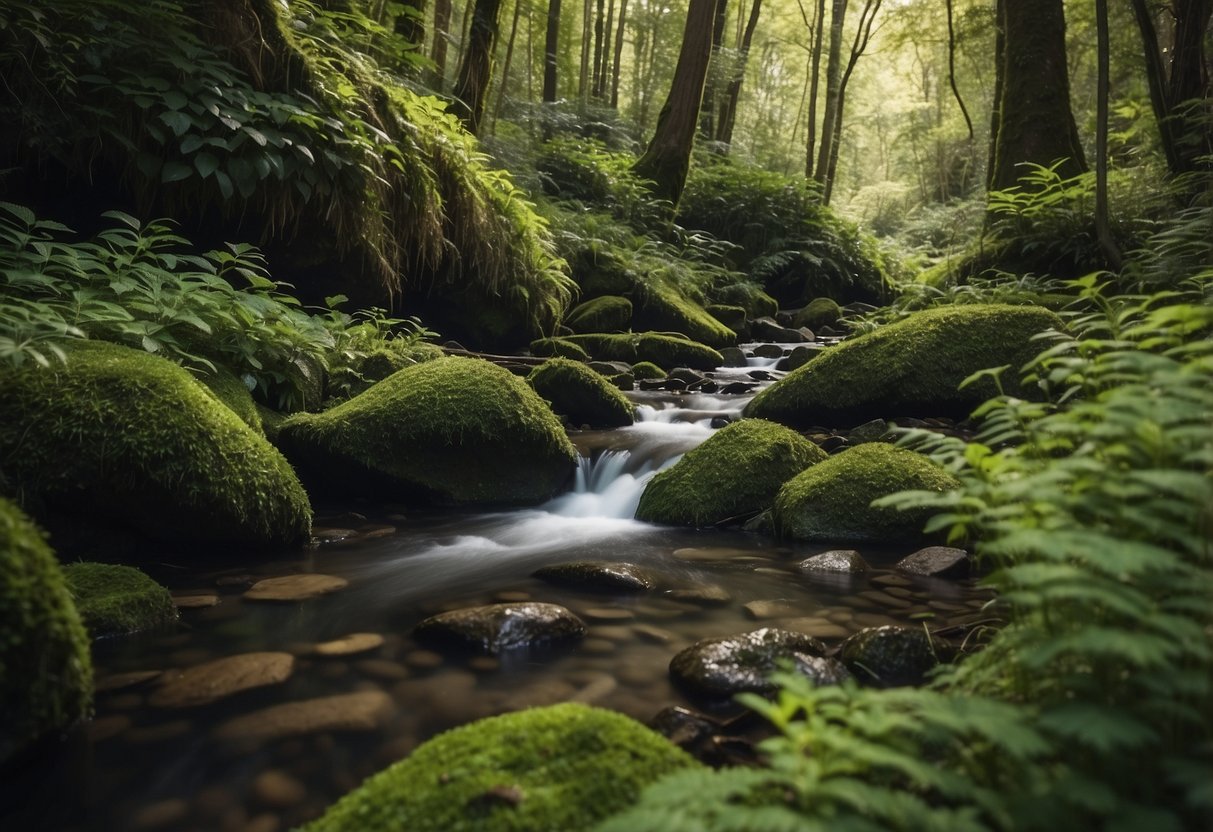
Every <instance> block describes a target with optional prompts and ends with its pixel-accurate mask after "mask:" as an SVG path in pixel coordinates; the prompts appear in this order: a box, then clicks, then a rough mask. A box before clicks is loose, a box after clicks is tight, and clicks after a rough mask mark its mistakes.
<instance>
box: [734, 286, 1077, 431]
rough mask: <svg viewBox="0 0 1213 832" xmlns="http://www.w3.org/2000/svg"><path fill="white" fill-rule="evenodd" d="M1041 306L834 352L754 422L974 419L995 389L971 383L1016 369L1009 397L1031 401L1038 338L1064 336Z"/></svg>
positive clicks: (783, 384)
mask: <svg viewBox="0 0 1213 832" xmlns="http://www.w3.org/2000/svg"><path fill="white" fill-rule="evenodd" d="M1061 327H1062V322H1061V319H1060V318H1058V317H1057V316H1056V315H1054V314H1053V313H1052V312H1050V311H1048V310H1047V309H1042V308H1040V307H1036V306H1004V305H996V304H982V305H972V306H945V307H940V308H938V309H928V310H926V311H924V312H918V313H916V314H914V315H911V316H910V317H908V318H906V319H905V320H902V321H898V322H897V323H895V324H890V325H889V326H886V327H884V328H882V329H878V330H876V331H875V332H872V333H869V334H867V335H861V336H859V337H857V338H853V339H851V340H849V341H845V342H843V343H842V344H839V345H838V346H837V347H833V348H832V349H829V350H827V351H826V352H825V353H824V354H822V355H821V356H819V357H817V358H815V359H814V360H813V361H810V362H809V363H808V364H806V365H804V366H803V367H801V368H800V369H799V370H795V371H793V372H792V373H789V374H788V375H787V376H786V377H785V378H784V379H782V380H781V381H779V382H777V383H775V384H773V385H771V386H770V387H768V388H767V389H766V390H763V391H762V392H761V393H759V394H758V396H756V397H755V398H754V400H753V401H752V402H750V404H749V405H748V406H747V407H746V410H745V414H746V415H747V416H755V417H759V418H762V419H770V420H772V421H774V422H780V423H782V424H785V425H791V426H793V427H805V426H808V425H821V424H831V425H839V424H859V423H861V422H866V421H868V420H869V419H874V418H878V417H883V418H888V417H892V416H959V417H963V416H967V415H968V414H969V413H970V412H971V411H972V410H973V408H975V407H976V406H977V405H979V404H981V403H982V402H983V401H985V400H986V399H988V398H990V397H991V396H993V395H995V393H996V392H997V390H996V388H995V386H994V384H993V382H992V381H991V380H990V379H982V380H981V381H979V382H978V383H976V384H970V385H968V386H966V387H965V388H964V389H963V390H962V389H960V384H961V382H963V381H964V380H965V379H966V378H968V377H969V376H971V375H973V374H974V373H976V372H978V371H979V370H985V369H989V368H992V367H1001V366H1004V365H1006V366H1008V367H1009V368H1010V369H1009V370H1008V371H1007V372H1005V373H1003V375H1002V385H1003V389H1004V390H1005V391H1006V392H1007V393H1010V394H1012V395H1020V396H1022V395H1025V394H1026V393H1027V391H1025V390H1024V389H1022V387H1021V385H1020V384H1019V370H1020V368H1021V367H1022V366H1023V365H1024V364H1026V363H1027V362H1029V361H1030V360H1032V358H1034V357H1035V356H1036V355H1037V354H1038V353H1039V352H1040V351H1041V349H1042V345H1041V343H1040V342H1039V341H1034V340H1033V336H1035V335H1037V334H1039V333H1041V332H1044V331H1046V330H1048V329H1060V328H1061Z"/></svg>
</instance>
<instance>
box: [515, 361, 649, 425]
mask: <svg viewBox="0 0 1213 832" xmlns="http://www.w3.org/2000/svg"><path fill="white" fill-rule="evenodd" d="M527 383H528V384H530V385H531V387H533V388H534V389H535V392H536V393H538V394H539V395H540V396H543V398H545V399H547V400H548V401H549V402H551V403H552V409H553V410H555V411H556V412H557V413H559V414H561V415H563V416H567V417H568V419H569V421H570V422H571V423H572V424H573V425H590V426H591V427H596V428H617V427H623V426H624V425H630V424H632V422H633V421H634V416H633V413H632V411H633V408H632V403H631V402H630V401H628V400H627V397H626V396H624V395H623V393H621V392H619V390H618V388H616V387H614V386H612V385H611V384H610V383H609V382H608V381H607V380H606V379H605V378H603V377H602V376H600V375H599V374H598V373H596V372H594V371H593V370H591V369H590V368H589V367H587V366H586V365H584V364H580V363H578V362H576V361H570V360H569V359H567V358H553V359H551V360H549V361H545V362H544V363H543V364H541V365H539V366H538V367H536V368H535V369H534V370H532V371H531V374H530V375H528V376H527Z"/></svg>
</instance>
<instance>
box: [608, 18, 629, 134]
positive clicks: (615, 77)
mask: <svg viewBox="0 0 1213 832" xmlns="http://www.w3.org/2000/svg"><path fill="white" fill-rule="evenodd" d="M627 17H628V0H619V28H618V29H616V30H615V61H614V63H613V65H612V66H611V107H612V108H614V109H616V110H618V109H619V71H620V69H619V68H620V66H621V65H622V64H623V25H624V23H625V22H626V21H627Z"/></svg>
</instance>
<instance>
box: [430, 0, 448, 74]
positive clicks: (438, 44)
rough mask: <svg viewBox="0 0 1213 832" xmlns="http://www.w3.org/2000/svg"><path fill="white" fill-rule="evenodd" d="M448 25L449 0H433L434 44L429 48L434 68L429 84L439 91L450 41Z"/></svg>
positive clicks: (444, 72)
mask: <svg viewBox="0 0 1213 832" xmlns="http://www.w3.org/2000/svg"><path fill="white" fill-rule="evenodd" d="M450 26H451V0H434V45H433V47H432V48H431V50H430V60H432V61H433V62H434V70H433V74H432V75H431V76H430V86H431V87H433V88H434V89H435V90H436V91H437V92H439V93H441V92H442V87H443V85H444V83H445V81H446V48H447V44H448V43H449V42H450V41H449V34H448V32H447V29H449V28H450Z"/></svg>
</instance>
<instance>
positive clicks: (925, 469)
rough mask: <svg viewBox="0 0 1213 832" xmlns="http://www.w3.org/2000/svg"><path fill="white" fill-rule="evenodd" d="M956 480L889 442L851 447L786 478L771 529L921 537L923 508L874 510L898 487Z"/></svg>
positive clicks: (855, 537) (803, 534)
mask: <svg viewBox="0 0 1213 832" xmlns="http://www.w3.org/2000/svg"><path fill="white" fill-rule="evenodd" d="M957 485H958V483H957V481H956V479H955V477H953V476H952V475H951V474H949V473H947V472H946V471H944V470H943V469H942V468H940V467H939V466H937V465H935V464H934V463H933V462H931V461H930V460H929V459H927V458H926V457H924V456H921V455H920V454H916V453H913V452H911V451H906V450H902V449H900V448H894V447H892V446H891V445H882V444H879V443H872V444H867V445H859V446H858V447H855V448H849V449H847V450H845V451H843V452H842V453H839V454H837V455H836V456H832V457H830V458H829V459H827V460H825V461H824V462H819V463H818V464H816V465H814V466H813V467H812V468H809V469H808V470H806V471H805V472H804V473H802V474H800V475H799V476H797V477H795V478H794V479H792V480H790V481H789V482H788V483H787V484H786V485H784V487H783V488H782V489H781V490H780V492H779V496H778V497H777V498H776V499H775V510H774V515H773V517H774V523H775V530H776V532H777V533H778V534H779V536H781V537H785V538H791V539H793V540H826V541H841V540H847V541H900V540H906V539H910V540H914V539H917V538H919V537H921V536H922V527H923V525H924V524H925V523H926V521H927V519H928V518H929V517H930V513H929V512H926V511H923V510H914V511H897V510H895V509H892V508H873V507H872V505H871V503H872V501H873V500H876V499H879V498H880V497H884V496H887V495H889V494H893V493H895V492H897V491H907V490H929V491H947V490H948V489H950V488H955V487H957Z"/></svg>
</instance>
